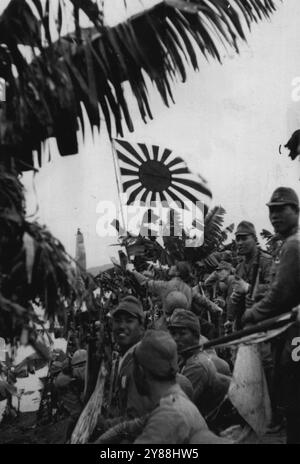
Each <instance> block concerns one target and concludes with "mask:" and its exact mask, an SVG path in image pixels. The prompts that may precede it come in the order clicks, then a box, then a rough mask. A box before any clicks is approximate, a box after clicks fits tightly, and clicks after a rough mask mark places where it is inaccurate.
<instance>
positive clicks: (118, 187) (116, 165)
mask: <svg viewBox="0 0 300 464" xmlns="http://www.w3.org/2000/svg"><path fill="white" fill-rule="evenodd" d="M111 151H112V155H113V163H114V170H115V177H116V182H117V190H118V198H119V208H120V210H121V215H122V221H123V227H124V229H125V227H126V224H125V219H124V212H123V208H122V203H121V193H122V189H121V185H120V179H119V176H118V161H117V157H116V150H115V146H114V141H113V139H112V140H111Z"/></svg>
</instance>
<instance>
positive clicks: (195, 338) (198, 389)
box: [169, 309, 231, 425]
mask: <svg viewBox="0 0 300 464" xmlns="http://www.w3.org/2000/svg"><path fill="white" fill-rule="evenodd" d="M169 331H170V333H171V335H172V337H173V338H174V340H175V342H176V344H177V350H178V353H179V355H180V358H179V369H180V372H181V373H182V374H183V375H185V376H186V377H187V378H188V379H189V380H190V381H191V383H192V385H193V387H194V402H195V404H196V406H197V407H198V409H199V411H200V412H201V414H202V415H203V416H204V418H206V419H207V418H209V417H210V415H211V413H212V412H213V411H214V410H215V409H216V408H218V406H220V404H221V403H222V402H223V400H224V398H225V396H226V394H227V392H228V388H229V385H230V380H231V379H230V377H229V376H226V375H223V374H220V373H219V372H218V371H217V368H216V365H215V363H214V362H213V359H212V358H211V356H209V354H208V353H206V352H205V351H200V349H199V347H197V345H199V338H200V324H199V319H198V318H197V316H196V315H195V314H194V313H192V312H191V311H186V310H181V309H176V310H175V311H174V313H173V314H172V316H171V318H170V322H169ZM195 346H196V348H195ZM184 350H188V351H184ZM209 425H210V423H209Z"/></svg>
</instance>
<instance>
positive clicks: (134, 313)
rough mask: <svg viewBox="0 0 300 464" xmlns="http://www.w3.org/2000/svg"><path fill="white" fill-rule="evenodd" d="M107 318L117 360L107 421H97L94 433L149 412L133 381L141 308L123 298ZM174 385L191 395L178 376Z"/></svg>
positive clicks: (134, 300)
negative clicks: (117, 349) (114, 342)
mask: <svg viewBox="0 0 300 464" xmlns="http://www.w3.org/2000/svg"><path fill="white" fill-rule="evenodd" d="M111 316H112V330H113V335H114V339H115V341H116V343H117V344H118V348H119V353H120V356H119V358H118V359H117V362H116V364H115V365H114V374H113V375H112V383H113V385H112V389H113V399H112V404H111V405H110V406H111V407H110V415H111V418H110V419H104V418H103V417H99V418H98V424H97V428H98V433H100V431H101V432H103V431H104V430H107V429H108V428H110V427H112V426H114V425H115V424H118V423H120V422H122V421H124V420H128V419H134V418H137V417H142V416H144V415H145V414H147V413H148V412H149V411H150V410H151V404H150V403H149V400H148V398H147V397H146V396H143V395H140V393H139V392H138V390H137V386H136V383H135V380H134V377H133V365H134V363H133V353H134V350H135V348H136V347H137V346H138V344H139V343H140V342H141V340H142V339H143V336H144V332H145V329H144V321H145V317H144V311H143V307H142V304H141V303H140V301H139V300H138V299H137V298H135V297H134V296H127V297H125V298H123V299H122V300H121V301H120V303H119V304H118V306H117V307H116V308H115V309H113V310H112V311H111ZM176 381H177V382H178V383H179V384H180V385H181V386H182V388H183V389H184V390H185V391H186V392H187V394H188V395H190V396H192V395H193V388H192V385H191V384H190V382H189V381H188V379H185V378H184V377H183V376H180V375H178V376H177V378H176Z"/></svg>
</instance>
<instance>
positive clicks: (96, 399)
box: [70, 360, 107, 444]
mask: <svg viewBox="0 0 300 464" xmlns="http://www.w3.org/2000/svg"><path fill="white" fill-rule="evenodd" d="M106 376H107V370H106V367H105V362H104V360H102V362H101V366H100V369H99V374H98V379H97V383H96V386H95V390H94V392H93V394H92V395H91V397H90V399H89V401H88V403H87V404H86V406H85V408H84V410H83V411H82V413H81V415H80V417H79V419H78V421H77V424H76V426H75V428H74V430H73V433H72V436H71V440H70V443H71V444H84V443H87V442H88V440H89V438H90V436H91V434H92V433H93V431H94V429H95V427H96V425H97V419H98V416H99V414H101V409H102V404H103V397H104V386H105V380H106Z"/></svg>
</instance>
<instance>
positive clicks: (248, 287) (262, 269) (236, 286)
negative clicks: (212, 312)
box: [225, 221, 272, 330]
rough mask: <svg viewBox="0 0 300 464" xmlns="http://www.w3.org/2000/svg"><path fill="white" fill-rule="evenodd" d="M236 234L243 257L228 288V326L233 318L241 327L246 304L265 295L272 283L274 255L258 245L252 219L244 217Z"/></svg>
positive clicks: (238, 248) (238, 327)
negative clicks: (244, 219) (247, 219)
mask: <svg viewBox="0 0 300 464" xmlns="http://www.w3.org/2000/svg"><path fill="white" fill-rule="evenodd" d="M235 236H236V243H237V251H238V254H239V255H240V256H241V257H242V261H241V262H240V263H239V264H238V265H237V268H236V277H235V279H234V280H233V281H231V285H230V289H229V291H228V301H227V323H226V324H225V326H226V325H227V326H228V325H229V324H232V323H233V322H234V324H235V328H236V329H237V330H239V329H241V317H242V315H243V313H244V312H245V309H246V307H247V306H249V305H251V304H252V303H253V302H254V301H257V300H258V299H260V298H262V296H263V295H264V293H265V292H266V291H267V289H268V287H269V285H270V282H271V278H272V256H271V255H269V254H268V253H266V252H264V251H262V250H261V249H260V248H259V247H258V244H257V237H256V231H255V228H254V225H253V224H252V223H251V222H248V221H242V222H241V223H240V224H239V225H238V227H237V230H236V233H235ZM228 323H229V324H228Z"/></svg>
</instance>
